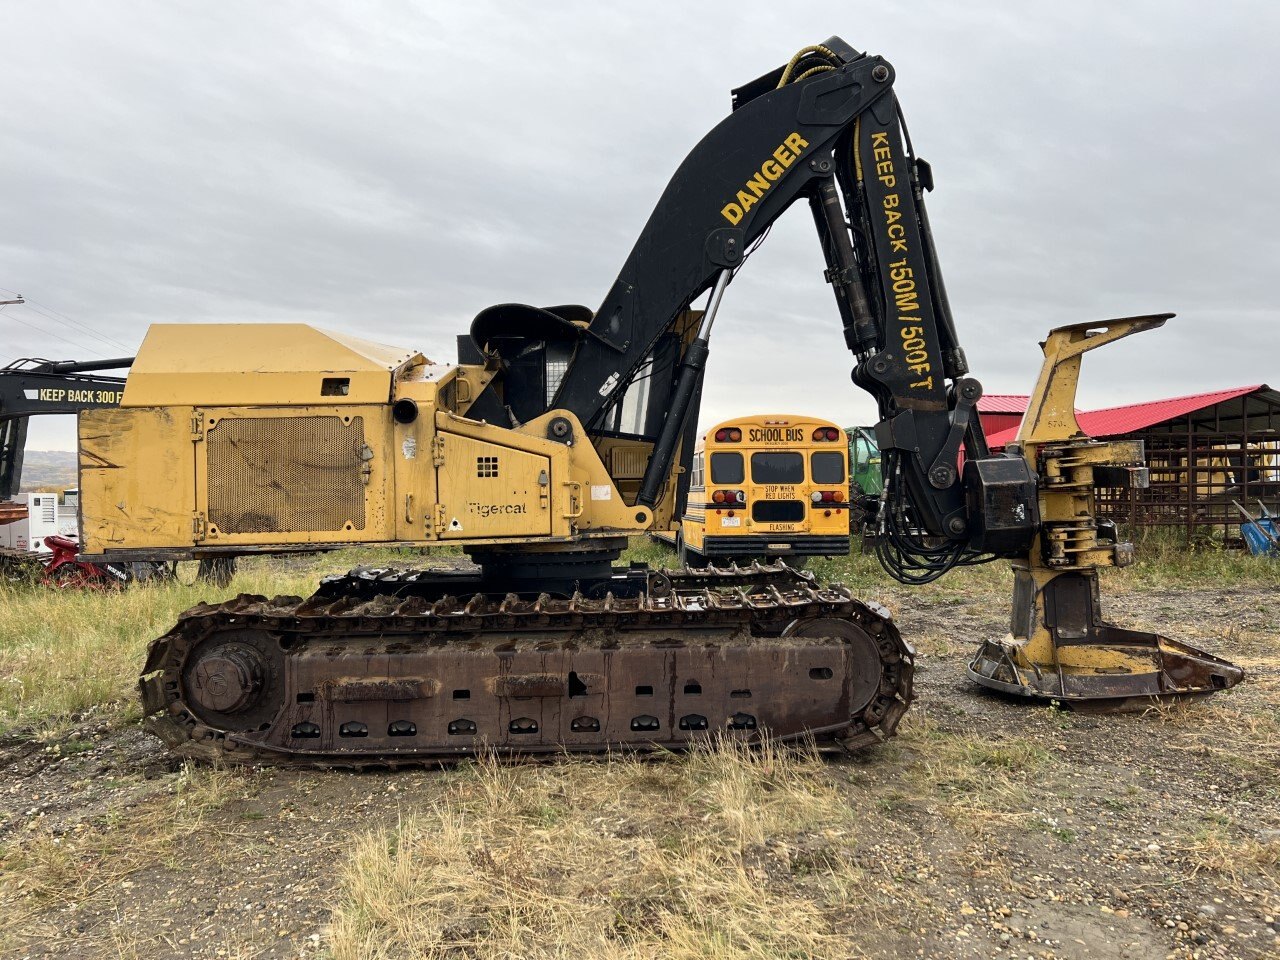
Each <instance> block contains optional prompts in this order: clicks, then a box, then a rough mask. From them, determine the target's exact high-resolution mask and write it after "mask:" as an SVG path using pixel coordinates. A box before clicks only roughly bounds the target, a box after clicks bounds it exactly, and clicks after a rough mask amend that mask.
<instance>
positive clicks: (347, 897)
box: [329, 743, 867, 960]
mask: <svg viewBox="0 0 1280 960" xmlns="http://www.w3.org/2000/svg"><path fill="white" fill-rule="evenodd" d="M584 774H586V775H584ZM866 815H867V814H866V812H865V811H860V810H858V809H856V808H855V807H854V806H852V805H851V804H850V803H849V802H848V800H847V799H846V798H845V797H843V796H842V795H841V793H840V792H839V791H838V789H837V788H836V786H835V785H834V784H833V782H832V779H831V778H830V776H829V774H828V771H827V770H826V769H825V768H824V764H823V762H822V761H821V760H820V759H819V758H818V757H816V756H815V755H813V754H812V753H809V752H806V751H798V750H792V749H784V748H780V747H776V746H772V745H766V746H765V747H764V748H763V749H760V750H749V749H745V748H743V747H741V746H737V745H734V744H732V743H719V744H716V745H714V746H713V747H709V748H706V749H701V750H697V751H695V752H693V753H691V754H689V755H687V756H683V757H680V758H672V759H670V760H669V761H667V762H661V763H654V762H646V761H641V760H636V759H631V758H626V757H613V758H610V759H608V760H607V761H604V762H600V763H597V764H594V765H590V764H589V765H584V764H582V763H580V762H579V763H569V764H559V765H555V766H548V767H504V766H500V765H498V764H495V763H492V762H481V763H478V764H476V765H474V766H472V767H469V768H467V769H466V770H465V771H463V772H462V773H461V774H460V775H459V776H458V777H457V779H456V780H455V781H454V782H453V783H452V784H451V785H450V787H449V789H447V790H445V791H444V792H443V794H442V795H441V796H440V797H439V799H438V801H437V802H436V803H434V804H432V806H431V808H430V810H429V812H425V813H419V814H417V815H415V816H411V817H408V818H406V819H403V820H402V821H401V822H400V823H398V824H397V825H396V826H395V827H393V828H389V829H383V830H378V831H375V832H373V833H370V834H368V835H366V836H364V837H363V838H361V839H360V840H359V841H358V842H357V843H356V844H355V846H354V848H353V852H352V854H351V857H350V860H349V862H348V863H347V865H346V867H345V869H344V871H343V878H342V887H341V892H340V896H339V899H338V905H337V908H336V911H335V914H334V920H333V924H332V927H331V929H330V931H329V939H330V945H331V949H332V953H333V956H334V958H335V960H356V958H360V960H381V958H392V957H395V958H435V957H452V956H467V957H473V958H499V957H502V958H506V957H528V958H542V957H583V956H589V957H601V958H648V957H653V958H657V957H662V958H690V960H692V958H706V960H720V958H723V960H728V958H744V957H754V958H762V960H763V958H781V957H796V958H803V957H812V958H818V957H822V958H826V957H832V958H835V957H850V956H857V955H858V952H857V950H856V948H855V947H854V946H853V944H852V942H851V941H850V939H849V938H848V937H846V936H844V935H842V931H843V929H845V925H846V924H847V923H848V918H849V917H851V916H854V915H857V914H858V913H859V911H860V908H862V907H863V906H865V905H866V899H867V897H866V894H865V893H864V892H863V884H862V879H863V878H862V871H861V869H860V868H859V867H858V866H857V865H856V862H855V854H854V849H855V846H856V840H855V834H856V832H857V827H858V824H859V822H861V821H864V820H865V817H866ZM619 864H625V865H626V867H625V868H624V869H619Z"/></svg>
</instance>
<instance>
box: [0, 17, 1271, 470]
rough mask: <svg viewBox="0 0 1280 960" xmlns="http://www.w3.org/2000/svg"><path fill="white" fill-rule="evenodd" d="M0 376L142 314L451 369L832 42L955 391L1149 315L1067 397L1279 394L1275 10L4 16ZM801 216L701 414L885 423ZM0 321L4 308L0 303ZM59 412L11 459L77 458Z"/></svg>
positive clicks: (731, 333) (746, 298)
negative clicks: (859, 64) (803, 59)
mask: <svg viewBox="0 0 1280 960" xmlns="http://www.w3.org/2000/svg"><path fill="white" fill-rule="evenodd" d="M0 22H2V23H3V36H4V53H3V56H2V57H0V84H2V85H3V90H4V94H3V96H0V195H2V196H3V198H4V204H3V219H2V220H0V288H4V290H6V291H16V292H18V293H21V294H23V295H25V296H26V297H28V298H30V300H31V301H32V303H31V304H30V305H27V306H11V307H6V308H4V309H3V311H0V361H8V360H11V359H13V358H16V357H24V356H44V357H50V358H58V359H61V358H92V357H103V356H118V355H121V354H128V353H130V352H132V351H133V350H134V349H136V347H137V345H138V343H139V342H140V340H141V338H142V336H143V333H144V332H145V330H146V328H147V325H148V324H149V323H153V322H157V321H164V322H175V321H177V322H184V321H235V322H247V321H284V320H287V321H303V322H307V323H312V324H316V325H318V326H323V327H328V328H331V329H336V330H343V331H347V332H351V333H355V334H358V335H360V336H364V337H367V338H370V339H375V340H381V341H384V342H388V343H393V344H399V345H404V346H409V347H415V348H418V349H420V350H421V351H422V352H424V353H426V354H427V355H428V356H430V357H432V358H433V359H442V360H452V359H454V346H453V344H454V336H455V334H457V333H459V332H462V331H464V330H465V329H466V328H467V326H468V325H469V323H470V321H471V318H472V317H473V316H474V315H475V313H476V312H477V311H479V310H480V309H481V308H482V307H484V306H487V305H489V304H491V303H500V302H506V301H521V302H528V303H534V304H548V303H566V302H570V303H575V302H576V303H584V304H587V305H588V306H591V307H593V308H594V307H595V306H597V305H598V304H599V303H600V301H601V300H602V299H603V297H604V295H605V293H606V292H607V290H608V289H609V286H610V284H611V283H612V281H613V279H614V277H615V276H616V274H617V271H618V269H619V268H620V267H621V265H622V262H623V260H624V259H625V257H626V255H627V253H628V251H629V250H630V248H631V245H632V243H633V242H634V240H635V237H636V234H637V233H638V232H639V230H640V228H641V227H642V226H643V224H644V222H645V219H646V218H647V216H648V214H649V211H650V209H651V208H652V206H653V204H654V202H655V201H656V200H657V198H658V196H659V194H660V193H661V191H662V188H663V186H664V185H665V183H666V181H667V179H668V178H669V177H670V175H671V173H672V172H673V171H674V169H675V167H676V166H677V164H678V163H679V161H680V160H681V159H682V158H683V156H684V154H685V153H686V152H688V150H689V149H690V148H691V147H692V145H693V144H694V143H695V142H696V141H697V140H698V139H699V138H701V136H702V135H703V134H704V133H705V132H706V131H707V130H709V129H710V128H711V127H712V126H714V125H715V124H716V123H717V122H718V121H719V119H720V118H721V117H723V116H724V114H725V113H726V112H728V108H729V90H730V89H731V88H732V87H734V86H737V85H739V84H741V83H743V82H745V81H747V80H750V79H752V78H754V77H756V76H758V75H759V74H761V73H764V72H765V71H767V70H770V69H772V68H773V67H776V66H778V65H779V64H781V63H783V62H784V61H785V60H787V59H788V58H789V57H790V56H791V54H792V53H793V52H794V51H795V50H796V49H798V48H799V47H801V46H803V45H805V44H808V43H812V42H817V41H821V40H823V39H825V38H826V37H828V36H830V35H831V34H833V33H834V34H839V35H841V36H843V37H844V38H845V40H847V41H848V42H849V43H851V44H852V45H854V46H855V47H859V48H862V49H868V50H870V51H871V52H873V53H878V54H881V55H883V56H885V57H886V58H887V59H889V60H890V61H891V62H892V63H894V65H895V67H896V69H897V74H898V79H897V83H896V87H897V92H898V96H899V98H900V99H901V101H902V104H903V109H904V112H905V114H906V117H907V119H908V122H909V123H910V127H911V133H912V138H913V140H914V142H915V147H916V150H917V152H918V153H919V154H920V155H921V156H923V157H924V158H926V159H928V160H929V161H930V162H931V163H932V164H933V167H934V172H935V179H936V181H937V184H938V189H937V191H935V193H934V194H932V196H931V198H930V201H929V210H930V216H931V219H932V222H933V229H934V233H935V237H936V240H937V244H938V249H939V256H940V258H941V261H942V266H943V270H944V273H945V276H946V280H947V286H948V289H949V292H950V295H951V300H952V304H953V307H954V311H955V314H956V322H957V326H958V328H959V333H960V337H961V341H962V343H963V344H964V346H965V347H966V350H967V352H968V355H969V359H970V365H971V367H972V368H973V374H974V375H975V376H977V377H978V378H979V379H980V380H981V381H982V382H983V383H984V385H985V387H986V390H987V392H988V393H1024V392H1026V391H1027V390H1028V389H1029V387H1030V385H1031V382H1032V380H1033V378H1034V376H1035V373H1036V371H1037V369H1038V365H1039V359H1040V353H1039V349H1038V347H1037V345H1036V344H1037V341H1038V340H1040V339H1042V338H1043V336H1044V334H1045V332H1046V331H1047V330H1048V329H1049V327H1051V326H1053V325H1055V324H1061V323H1071V322H1077V321H1086V320H1088V321H1093V320H1099V319H1104V318H1107V317H1115V316H1125V315H1129V314H1138V313H1150V312H1161V311H1173V312H1176V313H1177V314H1178V317H1177V318H1176V319H1174V320H1172V321H1170V323H1169V324H1168V326H1166V327H1165V329H1164V330H1162V331H1158V332H1155V333H1148V334H1143V335H1142V336H1141V337H1138V338H1134V339H1132V340H1128V341H1125V342H1124V343H1122V344H1119V345H1116V346H1114V347H1110V348H1107V349H1106V350H1104V351H1101V352H1099V353H1097V354H1094V355H1092V356H1091V357H1090V358H1089V360H1088V361H1087V363H1086V366H1087V372H1086V376H1085V382H1084V387H1083V390H1082V395H1081V398H1080V399H1081V405H1082V406H1085V407H1094V406H1103V405H1109V404H1114V403H1126V402H1133V401H1138V400H1143V399H1149V398H1153V397H1158V396H1167V395H1173V394H1181V393H1190V392H1194V391H1197V390H1201V389H1209V388H1213V387H1221V386H1228V385H1237V384H1244V383H1256V382H1262V381H1270V382H1271V383H1272V384H1273V385H1276V384H1277V383H1280V370H1277V366H1278V365H1280V349H1278V348H1280V332H1278V331H1277V323H1276V320H1277V310H1276V307H1275V305H1274V303H1273V301H1272V293H1273V289H1274V287H1275V279H1276V269H1275V267H1276V263H1277V253H1278V252H1280V249H1278V248H1280V240H1277V236H1280V228H1278V226H1277V224H1280V203H1278V202H1277V187H1276V185H1275V176H1274V173H1273V171H1272V169H1271V168H1272V166H1273V157H1274V155H1275V149H1276V141H1277V140H1278V139H1280V123H1278V122H1277V121H1280V106H1278V105H1277V103H1278V101H1277V94H1278V93H1280V82H1278V79H1280V67H1278V66H1277V62H1278V59H1280V56H1278V53H1280V51H1278V50H1277V40H1276V38H1277V36H1280V6H1277V5H1276V4H1271V3H1263V2H1257V3H1240V4H1225V3H1217V4H1206V3H1203V2H1200V3H1167V2H1160V3H1134V2H1127V3H1123V4H1120V3H1114V2H1109V3H1088V4H1085V3H1058V4H1035V5H1032V4H1026V3H1012V2H1010V3H992V2H988V3H983V2H980V0H970V2H967V3H956V2H934V3H926V2H911V3H905V2H903V3H893V4H889V3H876V4H871V3H854V2H844V3H839V4H835V3H831V4H806V5H797V4H779V3H770V4H763V3H749V2H739V3H733V4H692V3H688V2H684V3H655V2H646V3H643V4H625V3H615V4H604V3H599V2H583V3H564V2H558V3H555V4H549V3H548V4H522V3H507V4H496V3H482V2H476V0H471V2H467V3H465V4H462V3H458V4H443V3H431V4H428V3H425V2H417V3H412V2H407V0H402V2H394V3H393V2H386V3H379V2H343V3H336V2H328V3H320V2H316V0H307V2H292V3H289V2H272V3H262V2H260V0H259V2H229V0H219V2H216V3H215V2H204V3H194V2H180V0H163V2H150V3H149V2H140V0H134V2H130V3H112V2H95V3H83V2H74V3H73V2H51V0H41V2H38V3H11V4H8V5H6V8H5V12H4V16H3V19H2V20H0ZM822 269H823V263H822V259H821V255H820V252H819V249H818V245H817V241H816V239H815V237H814V235H813V227H812V222H811V221H810V219H809V214H808V211H807V209H806V208H805V207H804V206H803V205H798V206H797V207H796V208H793V210H792V211H791V212H790V213H789V214H788V215H787V216H786V217H784V218H783V220H782V221H780V222H779V224H778V226H777V227H776V228H775V229H774V231H773V233H772V235H771V236H770V238H769V240H768V242H767V243H766V244H765V246H764V247H763V248H762V249H761V250H760V251H759V252H758V253H757V254H756V256H755V257H753V259H752V261H751V263H750V264H749V266H748V268H747V269H745V270H743V271H742V272H741V273H740V274H739V276H738V277H737V278H736V279H735V281H734V283H733V285H732V286H731V287H730V288H729V291H728V293H727V294H726V296H725V300H724V306H723V308H722V311H721V314H720V320H719V322H718V323H717V326H716V336H715V338H714V339H713V342H712V354H711V360H710V365H709V369H708V377H707V384H706V391H705V398H704V405H703V421H704V424H706V425H709V424H710V423H713V422H714V421H716V420H718V419H723V418H725V417H729V416H734V415H738V414H743V413H750V412H762V411H791V412H811V413H815V414H820V415H826V416H829V417H831V418H833V419H835V420H838V421H841V422H844V423H853V422H866V421H868V420H869V419H871V418H873V406H872V404H871V403H870V401H869V399H868V398H867V397H866V396H865V395H864V394H862V393H861V392H860V391H858V390H857V389H856V388H855V387H853V386H852V385H851V384H850V382H849V378H848V372H849V366H850V358H849V356H848V354H847V353H846V352H845V350H844V348H843V340H842V337H841V334H840V322H839V318H838V315H837V313H836V310H835V305H834V302H833V299H832V296H831V292H830V290H829V289H828V288H827V286H826V284H824V283H823V282H822V278H821V273H822ZM3 298H4V297H0V299H3ZM73 446H74V430H73V427H72V426H71V424H70V423H69V422H68V418H43V420H41V419H39V418H37V420H35V421H33V425H32V436H31V439H30V441H29V443H28V448H29V449H71V448H72V447H73Z"/></svg>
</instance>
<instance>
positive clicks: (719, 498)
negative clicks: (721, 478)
mask: <svg viewBox="0 0 1280 960" xmlns="http://www.w3.org/2000/svg"><path fill="white" fill-rule="evenodd" d="M711 499H712V500H713V501H715V502H716V503H724V491H723V490H717V491H716V492H715V493H713V494H712V495H711Z"/></svg>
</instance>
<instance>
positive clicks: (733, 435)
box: [716, 427, 742, 443]
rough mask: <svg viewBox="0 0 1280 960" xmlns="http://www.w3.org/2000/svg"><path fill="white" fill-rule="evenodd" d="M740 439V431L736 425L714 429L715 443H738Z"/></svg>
mask: <svg viewBox="0 0 1280 960" xmlns="http://www.w3.org/2000/svg"><path fill="white" fill-rule="evenodd" d="M741 440H742V431H741V430H739V429H738V428H737V427H721V428H720V429H719V430H717V431H716V443H738V442H740V441H741Z"/></svg>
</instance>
